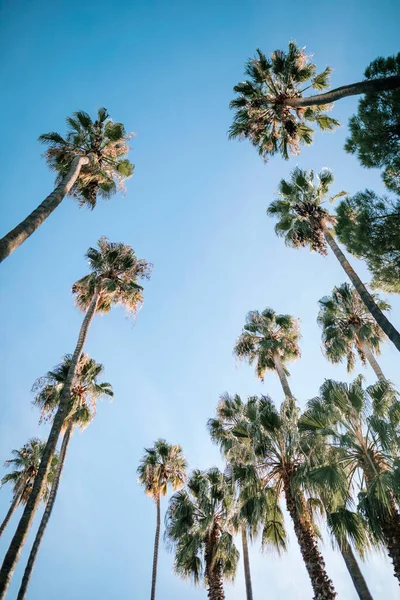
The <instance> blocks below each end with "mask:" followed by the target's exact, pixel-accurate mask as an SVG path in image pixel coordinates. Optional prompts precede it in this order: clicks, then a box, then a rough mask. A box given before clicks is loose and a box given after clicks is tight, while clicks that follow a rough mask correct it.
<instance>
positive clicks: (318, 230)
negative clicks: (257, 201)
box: [267, 167, 345, 255]
mask: <svg viewBox="0 0 400 600" xmlns="http://www.w3.org/2000/svg"><path fill="white" fill-rule="evenodd" d="M332 183H333V174H332V172H331V171H329V170H328V169H325V170H323V171H321V172H320V173H319V174H318V176H317V178H316V180H315V178H314V172H313V171H304V170H302V169H300V168H298V167H296V168H295V169H294V170H293V171H292V173H291V174H290V180H289V181H287V180H285V179H282V180H281V181H280V183H279V186H278V194H277V198H276V200H274V201H273V202H271V204H270V205H269V207H268V209H267V214H268V215H269V216H272V217H277V218H278V222H277V224H276V225H275V233H276V235H278V236H279V237H283V238H284V240H285V244H286V245H287V246H289V247H291V248H304V247H306V246H309V247H310V249H311V250H313V251H315V252H318V253H319V254H322V255H325V254H326V253H327V244H326V241H325V238H324V228H325V227H326V225H327V224H329V223H333V217H332V215H330V214H329V212H328V211H327V210H326V209H325V208H324V207H323V202H324V201H325V200H326V199H327V198H326V197H327V195H328V192H329V186H330V185H331V184H332ZM344 194H345V192H340V194H336V196H333V197H331V198H330V200H333V199H335V198H336V197H337V196H339V195H344Z"/></svg>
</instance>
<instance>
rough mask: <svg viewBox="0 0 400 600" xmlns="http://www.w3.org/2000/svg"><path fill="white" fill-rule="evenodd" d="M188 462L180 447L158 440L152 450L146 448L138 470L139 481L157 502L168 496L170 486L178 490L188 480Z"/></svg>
mask: <svg viewBox="0 0 400 600" xmlns="http://www.w3.org/2000/svg"><path fill="white" fill-rule="evenodd" d="M186 468H187V462H186V459H185V457H184V456H183V454H182V448H181V447H180V446H178V445H176V444H175V445H172V444H167V442H166V441H165V440H162V439H158V440H157V441H155V442H154V445H153V447H152V448H145V452H144V456H143V457H142V459H141V461H140V465H139V467H138V469H137V473H138V481H139V483H140V484H141V485H142V486H143V487H144V488H145V491H146V494H149V496H152V497H153V498H154V500H157V498H159V497H160V496H166V495H167V492H168V486H169V485H170V486H171V487H172V489H173V490H178V489H179V488H180V487H182V485H183V484H184V482H185V479H186Z"/></svg>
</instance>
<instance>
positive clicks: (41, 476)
mask: <svg viewBox="0 0 400 600" xmlns="http://www.w3.org/2000/svg"><path fill="white" fill-rule="evenodd" d="M98 298H99V292H98V290H97V289H95V291H94V294H93V298H92V300H91V302H90V305H89V308H88V310H87V312H86V315H85V318H84V319H83V323H82V326H81V329H80V332H79V336H78V342H77V345H76V348H75V351H74V354H73V356H72V359H71V365H70V368H69V371H68V375H67V379H66V381H65V385H64V388H63V391H62V393H61V397H60V403H59V406H58V410H57V413H56V415H55V417H54V421H53V424H52V427H51V430H50V434H49V437H48V439H47V443H46V447H45V449H44V452H43V456H42V460H41V461H40V465H39V469H38V472H37V475H36V477H35V480H34V483H33V488H32V491H31V493H30V496H29V498H28V502H27V503H26V506H25V510H24V512H23V514H22V517H21V519H20V522H19V524H18V527H17V530H16V532H15V534H14V537H13V539H12V540H11V544H10V546H9V548H8V551H7V554H6V555H5V557H4V561H3V564H2V567H1V570H0V600H4V598H5V596H6V593H7V590H8V586H9V585H10V581H11V577H12V575H13V573H14V569H15V567H16V564H17V562H18V559H19V557H20V554H21V551H22V548H23V545H24V543H25V541H26V538H27V535H28V531H29V528H30V526H31V524H32V521H33V518H34V516H35V512H36V510H37V508H38V506H39V503H40V500H41V497H42V490H43V487H44V485H45V483H46V479H47V474H48V472H49V469H50V465H51V460H52V458H53V454H54V450H55V448H56V445H57V441H58V438H59V435H60V432H61V429H62V427H63V425H64V421H65V418H66V416H67V414H68V408H69V398H70V395H71V387H72V383H73V380H74V377H75V373H76V370H77V366H78V363H79V359H80V357H81V355H82V351H83V347H84V345H85V341H86V338H87V334H88V330H89V326H90V323H91V322H92V320H93V317H94V315H95V313H96V307H97V302H98Z"/></svg>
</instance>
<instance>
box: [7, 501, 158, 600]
mask: <svg viewBox="0 0 400 600" xmlns="http://www.w3.org/2000/svg"><path fill="white" fill-rule="evenodd" d="M156 505H157V525H156V535H155V538H154V555H153V574H152V577H151V596H150V598H151V600H155V597H156V582H157V565H158V546H159V544H160V528H161V510H160V495H158V496H157V500H156ZM17 600H19V599H18V598H17Z"/></svg>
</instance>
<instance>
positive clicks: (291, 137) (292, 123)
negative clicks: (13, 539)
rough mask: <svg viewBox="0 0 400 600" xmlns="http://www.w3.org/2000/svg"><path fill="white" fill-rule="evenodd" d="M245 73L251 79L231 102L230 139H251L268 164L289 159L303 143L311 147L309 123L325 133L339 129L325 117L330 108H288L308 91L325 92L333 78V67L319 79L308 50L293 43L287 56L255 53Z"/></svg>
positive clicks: (241, 83)
mask: <svg viewBox="0 0 400 600" xmlns="http://www.w3.org/2000/svg"><path fill="white" fill-rule="evenodd" d="M245 72H246V76H247V79H246V80H245V81H242V82H240V83H238V84H237V85H236V86H235V87H234V88H233V89H234V92H236V94H237V96H236V98H234V99H233V100H232V101H231V103H230V108H232V109H233V110H234V111H235V115H234V118H233V123H232V125H231V127H230V130H229V136H230V137H231V138H239V139H248V140H249V141H250V142H251V143H252V144H253V146H255V147H256V148H257V150H258V153H259V154H260V156H262V157H263V158H264V159H265V160H267V158H268V157H269V156H273V155H274V154H277V153H280V154H281V155H282V156H283V158H285V159H288V158H289V156H290V154H294V155H298V154H299V153H300V146H301V145H302V144H305V145H309V144H311V143H312V138H313V133H314V130H313V129H312V128H311V127H309V125H308V124H307V123H316V124H317V125H318V126H319V127H320V129H322V130H332V129H334V128H335V127H337V126H338V125H339V122H338V121H336V119H333V118H331V117H329V116H328V115H327V113H326V111H327V109H328V108H329V107H328V106H327V105H323V106H309V107H307V108H293V107H291V106H289V105H288V101H289V100H292V99H296V98H301V97H302V96H303V93H304V91H305V90H307V89H309V88H314V89H316V90H320V91H322V90H325V89H327V88H328V87H329V78H330V74H331V69H330V67H327V68H326V69H325V70H324V71H322V72H321V73H318V74H317V72H316V67H315V65H314V64H313V63H312V62H311V61H310V60H309V57H308V56H307V55H306V54H305V52H304V48H299V47H298V46H297V45H296V44H295V43H294V42H290V43H289V48H288V51H287V52H284V51H282V50H276V51H275V52H273V53H272V55H271V58H269V59H268V58H267V57H266V56H265V54H263V53H262V52H261V50H257V54H256V57H255V58H254V59H251V60H249V61H248V62H247V64H246V70H245ZM302 84H306V85H302ZM307 84H308V85H307Z"/></svg>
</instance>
